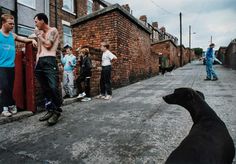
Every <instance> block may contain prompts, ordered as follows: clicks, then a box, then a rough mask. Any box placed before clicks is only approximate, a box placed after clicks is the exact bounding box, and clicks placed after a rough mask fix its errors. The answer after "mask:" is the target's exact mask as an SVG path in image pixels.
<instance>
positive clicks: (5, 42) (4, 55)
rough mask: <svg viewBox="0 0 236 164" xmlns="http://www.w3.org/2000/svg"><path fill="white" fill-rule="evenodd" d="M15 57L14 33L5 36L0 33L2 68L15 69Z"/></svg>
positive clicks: (0, 63)
mask: <svg viewBox="0 0 236 164" xmlns="http://www.w3.org/2000/svg"><path fill="white" fill-rule="evenodd" d="M15 57H16V46H15V39H14V36H13V34H12V32H10V34H9V35H8V36H5V35H3V33H2V31H0V67H15Z"/></svg>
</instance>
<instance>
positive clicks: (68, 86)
mask: <svg viewBox="0 0 236 164" xmlns="http://www.w3.org/2000/svg"><path fill="white" fill-rule="evenodd" d="M64 48H65V50H66V54H65V56H63V55H61V63H62V64H63V65H64V72H63V88H64V90H65V93H66V95H65V96H64V98H67V97H73V96H74V95H75V93H74V79H75V78H74V73H73V70H74V68H75V66H76V57H75V56H74V55H73V54H72V47H70V46H65V47H64Z"/></svg>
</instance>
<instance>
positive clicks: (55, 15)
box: [55, 0, 57, 28]
mask: <svg viewBox="0 0 236 164" xmlns="http://www.w3.org/2000/svg"><path fill="white" fill-rule="evenodd" d="M55 27H56V28H57V0H55Z"/></svg>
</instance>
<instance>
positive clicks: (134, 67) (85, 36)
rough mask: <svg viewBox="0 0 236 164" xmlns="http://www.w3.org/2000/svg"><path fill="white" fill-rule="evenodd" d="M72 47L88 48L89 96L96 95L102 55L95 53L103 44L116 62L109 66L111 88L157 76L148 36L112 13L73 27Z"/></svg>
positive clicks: (129, 22) (156, 57)
mask: <svg viewBox="0 0 236 164" xmlns="http://www.w3.org/2000/svg"><path fill="white" fill-rule="evenodd" d="M73 38H74V40H73V41H74V42H73V47H80V46H84V45H89V47H92V48H91V49H93V50H97V51H96V52H95V53H93V52H91V58H92V62H93V66H94V68H93V70H92V72H93V75H92V79H91V86H92V88H91V92H92V95H95V94H98V93H99V80H100V71H99V69H98V68H99V67H100V66H101V55H102V53H101V52H100V51H99V50H98V49H99V48H100V43H101V42H102V41H104V40H108V41H109V42H110V51H112V52H113V53H114V54H115V55H116V56H117V57H118V60H117V61H116V62H115V63H113V71H112V83H113V87H120V86H124V85H128V84H130V83H132V82H135V81H138V80H141V79H144V78H147V77H150V76H153V75H156V74H157V73H158V56H157V55H155V54H151V52H150V44H151V43H150V39H149V38H150V36H149V33H148V32H147V31H145V30H143V29H142V28H140V27H138V26H137V25H136V24H135V23H133V22H132V21H130V19H128V18H127V17H126V16H124V15H123V14H122V13H120V12H119V10H114V11H111V12H108V13H106V14H102V15H99V16H97V17H96V19H90V20H88V21H84V22H82V23H77V24H75V25H73Z"/></svg>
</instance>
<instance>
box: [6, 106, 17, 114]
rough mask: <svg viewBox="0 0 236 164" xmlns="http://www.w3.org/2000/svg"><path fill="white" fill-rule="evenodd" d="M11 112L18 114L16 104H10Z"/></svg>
mask: <svg viewBox="0 0 236 164" xmlns="http://www.w3.org/2000/svg"><path fill="white" fill-rule="evenodd" d="M8 108H9V112H10V113H12V114H16V113H17V108H16V106H15V105H12V106H9V107H8Z"/></svg>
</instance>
